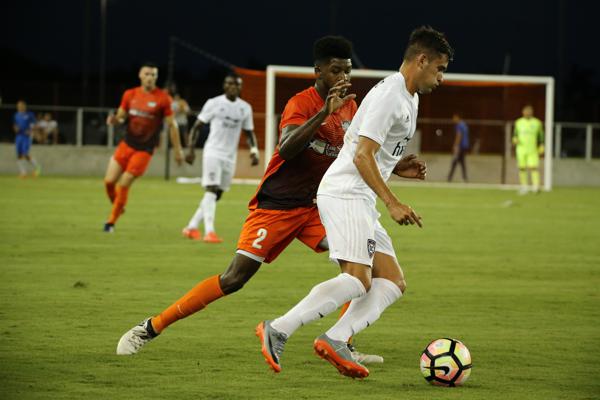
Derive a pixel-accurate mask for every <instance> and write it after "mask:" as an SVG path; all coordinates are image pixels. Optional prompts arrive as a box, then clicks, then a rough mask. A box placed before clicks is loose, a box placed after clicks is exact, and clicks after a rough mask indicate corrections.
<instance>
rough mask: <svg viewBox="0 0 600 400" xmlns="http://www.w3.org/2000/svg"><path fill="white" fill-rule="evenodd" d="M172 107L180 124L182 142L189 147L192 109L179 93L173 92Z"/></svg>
mask: <svg viewBox="0 0 600 400" xmlns="http://www.w3.org/2000/svg"><path fill="white" fill-rule="evenodd" d="M171 107H172V108H173V113H174V114H175V121H176V122H177V125H179V134H180V135H181V143H182V145H183V146H185V147H187V132H188V115H189V113H190V111H191V110H190V106H189V104H188V102H187V101H186V100H185V99H183V98H182V97H181V95H180V94H179V93H175V94H173V103H171Z"/></svg>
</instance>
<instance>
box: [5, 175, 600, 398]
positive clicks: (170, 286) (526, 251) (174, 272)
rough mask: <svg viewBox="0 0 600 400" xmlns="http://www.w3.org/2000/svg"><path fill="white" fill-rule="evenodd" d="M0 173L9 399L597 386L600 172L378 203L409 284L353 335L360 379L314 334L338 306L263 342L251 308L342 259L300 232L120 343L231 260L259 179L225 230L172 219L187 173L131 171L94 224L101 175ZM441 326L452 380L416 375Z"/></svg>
mask: <svg viewBox="0 0 600 400" xmlns="http://www.w3.org/2000/svg"><path fill="white" fill-rule="evenodd" d="M0 187H1V188H2V196H1V198H0V210H1V211H0V215H1V224H0V363H1V366H0V383H1V384H2V389H0V392H1V393H2V394H1V395H0V398H2V399H42V398H45V399H67V398H69V399H81V398H85V399H126V398H138V397H143V398H157V399H158V398H160V399H282V398H283V399H342V398H345V399H354V398H365V399H367V398H368V399H391V398H399V399H434V398H435V399H598V398H600V383H599V382H600V378H599V374H600V368H598V360H599V357H600V356H599V354H600V353H598V342H599V340H600V290H599V288H600V240H599V238H600V235H599V234H598V230H599V227H600V217H599V215H600V200H599V199H600V190H593V189H557V190H555V191H553V192H551V193H547V194H541V195H538V196H535V195H529V196H524V197H519V196H517V195H516V194H514V193H513V192H508V191H500V190H477V189H474V190H462V189H439V188H426V187H421V188H407V187H402V188H395V190H396V192H397V193H398V194H399V196H400V198H401V199H402V200H403V201H405V202H407V203H409V204H410V205H412V206H413V207H414V208H415V209H416V210H417V211H418V212H419V213H421V215H422V216H423V219H424V224H425V227H424V229H422V230H419V229H416V228H414V227H400V226H394V225H393V224H392V223H391V222H390V220H389V218H388V217H387V215H386V214H385V213H384V215H383V216H382V219H381V220H382V222H383V224H384V225H385V226H386V228H388V231H389V233H390V235H391V236H392V238H393V240H394V242H395V246H396V251H397V253H398V257H399V260H400V262H401V264H402V266H403V268H404V271H405V274H406V276H407V282H408V291H407V293H406V295H405V296H404V298H403V299H402V300H401V301H399V302H398V303H397V304H395V305H394V306H392V307H391V308H390V309H388V310H387V311H386V313H384V315H383V316H382V318H381V319H380V320H379V321H378V323H377V324H375V325H374V326H372V327H371V328H369V329H367V330H365V331H364V332H363V333H362V334H360V335H359V336H358V337H357V338H356V343H357V345H358V347H359V348H360V349H362V350H363V351H369V352H374V353H378V354H382V355H384V356H385V360H386V361H385V364H383V365H381V366H373V367H371V368H370V369H371V376H370V377H369V378H367V379H365V380H362V381H358V380H357V381H353V380H351V379H348V378H345V377H342V376H341V375H339V374H338V373H337V372H336V371H335V370H334V369H333V368H332V367H331V366H330V365H329V364H327V363H325V362H323V361H322V360H320V359H318V358H317V357H315V356H314V355H313V352H312V346H311V344H312V340H313V339H314V337H316V336H317V335H319V334H320V333H322V332H323V331H325V330H326V329H327V328H328V327H329V326H330V325H331V324H332V323H333V322H334V320H335V318H336V317H335V316H333V315H332V316H329V317H327V318H325V319H323V320H320V321H317V322H316V323H313V324H311V325H309V326H306V327H304V328H302V329H300V330H299V331H298V332H297V333H296V335H294V337H293V338H292V339H291V340H290V341H289V343H288V345H287V348H286V351H285V354H284V359H283V367H284V370H283V372H282V373H281V374H279V375H274V374H272V373H271V372H270V371H269V370H268V369H267V366H266V364H265V363H264V362H263V360H262V356H261V355H260V352H259V347H258V341H257V340H256V338H255V337H254V333H253V330H254V326H255V325H256V323H258V322H259V321H260V320H262V319H266V318H271V317H274V316H277V315H279V314H281V313H283V312H285V311H286V310H287V309H289V308H290V307H291V306H292V305H294V304H295V303H296V302H297V301H298V300H299V299H300V298H301V297H303V296H304V295H305V294H306V293H307V292H308V290H310V288H311V287H312V286H313V285H314V284H315V283H317V282H320V281H322V280H324V279H327V278H329V277H332V276H334V275H335V274H336V273H337V269H336V267H335V266H334V265H333V264H331V263H329V262H328V261H327V259H326V256H324V255H317V254H313V253H311V251H310V250H309V249H307V248H305V247H304V246H303V245H301V244H299V243H294V244H293V245H292V246H291V247H290V248H289V249H288V250H287V251H286V252H285V253H284V254H283V255H282V256H281V257H280V258H279V259H278V260H277V261H276V262H275V263H274V264H273V265H265V266H264V267H263V268H262V270H261V271H259V273H258V274H257V276H256V277H255V278H254V279H253V280H252V281H251V282H249V283H248V284H247V285H246V287H245V288H244V289H243V290H242V291H241V292H239V293H236V294H235V295H232V296H229V297H226V298H224V299H222V300H220V301H218V302H216V303H213V304H212V305H210V306H209V307H208V308H207V309H206V310H204V311H202V312H201V313H199V314H197V315H194V316H192V317H190V318H188V319H186V320H183V321H180V322H178V323H177V324H175V325H173V326H172V327H170V328H169V329H168V330H167V331H165V332H164V334H163V335H162V336H161V337H160V338H159V339H157V340H156V341H155V342H153V343H151V344H149V345H148V346H147V347H146V348H144V350H143V351H142V352H141V353H139V354H138V355H136V356H133V357H117V356H116V355H115V354H114V352H115V347H116V344H117V340H118V339H119V337H120V336H121V334H122V333H123V332H125V331H126V330H127V329H129V328H130V327H131V326H133V325H134V324H136V323H138V322H139V321H140V320H141V319H143V318H144V317H146V316H149V315H152V314H154V313H157V312H159V311H160V310H162V308H164V307H166V306H167V305H169V304H170V303H172V302H173V301H174V300H176V299H177V298H178V297H179V296H180V295H181V294H183V293H184V292H186V291H187V290H188V289H189V288H191V287H192V286H193V285H195V283H196V282H198V281H199V280H201V279H203V278H204V277H207V276H209V275H213V274H216V273H219V272H221V271H222V270H223V269H224V268H225V267H226V266H227V265H228V263H229V261H230V259H231V257H232V254H233V252H234V250H235V244H236V240H237V236H238V233H239V229H240V228H241V225H242V223H243V221H244V218H245V216H246V203H247V200H248V199H249V198H250V196H251V195H252V193H253V191H254V188H253V187H250V186H237V187H234V188H233V189H232V191H231V192H229V193H226V194H225V196H224V198H223V199H222V200H221V201H220V202H219V207H218V210H217V227H218V231H219V233H220V234H221V235H222V236H223V237H224V238H225V242H224V243H223V244H220V245H205V244H202V243H196V242H192V241H188V240H184V239H183V238H181V237H180V229H181V228H182V227H183V226H184V224H185V223H186V222H187V219H188V218H189V217H190V216H191V214H192V212H193V211H194V209H195V207H196V205H197V203H198V201H199V200H200V198H201V193H202V192H201V189H200V188H199V187H198V186H196V185H177V184H175V183H173V182H171V183H166V182H164V181H162V180H153V179H147V178H144V179H142V180H140V181H139V182H137V183H136V184H135V186H134V187H133V189H132V191H131V192H130V203H129V204H128V206H127V213H126V214H125V215H124V216H123V218H122V219H121V221H119V224H118V226H117V228H118V230H117V232H116V233H115V234H113V235H108V234H104V233H103V232H101V227H102V223H103V222H104V220H105V218H106V216H107V214H108V212H109V205H108V201H107V200H106V198H105V195H104V192H103V185H102V180H101V179H98V178H94V179H76V178H72V179H71V178H50V177H42V178H40V179H37V180H23V181H22V180H18V179H15V178H13V177H0ZM444 336H451V337H456V338H459V339H461V340H462V341H464V343H465V344H466V345H467V346H468V347H469V348H470V350H471V354H472V357H473V365H474V367H473V372H472V374H471V378H470V380H469V381H468V382H467V384H466V385H465V386H463V387H460V388H453V389H447V388H437V387H433V386H430V385H428V384H427V383H426V382H425V380H424V379H423V378H422V376H421V375H420V371H419V367H418V361H419V355H420V351H421V350H422V349H423V348H424V347H425V345H426V344H427V343H428V342H429V341H430V340H432V339H435V338H438V337H444Z"/></svg>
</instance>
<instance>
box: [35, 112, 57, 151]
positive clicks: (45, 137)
mask: <svg viewBox="0 0 600 400" xmlns="http://www.w3.org/2000/svg"><path fill="white" fill-rule="evenodd" d="M37 128H38V130H39V132H38V135H39V139H40V140H39V141H38V143H42V144H58V122H56V120H54V119H53V118H52V114H51V113H49V112H47V113H45V114H44V116H43V117H42V118H41V119H40V120H39V122H38V123H37Z"/></svg>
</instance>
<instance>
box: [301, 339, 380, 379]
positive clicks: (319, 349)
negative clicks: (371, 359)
mask: <svg viewBox="0 0 600 400" xmlns="http://www.w3.org/2000/svg"><path fill="white" fill-rule="evenodd" d="M313 347H314V349H315V352H316V353H317V355H318V356H319V357H321V358H322V359H324V360H326V361H328V362H329V363H330V364H331V365H333V366H334V367H336V368H337V370H338V371H339V372H340V374H342V375H345V376H349V377H351V378H366V377H367V376H369V370H368V369H367V368H366V367H365V366H363V365H362V364H360V363H359V362H357V361H356V360H354V358H353V357H352V353H351V352H350V349H348V343H346V342H344V341H341V340H333V339H331V338H330V337H329V336H327V335H326V334H322V335H321V336H319V337H318V338H316V339H315V342H314V346H313Z"/></svg>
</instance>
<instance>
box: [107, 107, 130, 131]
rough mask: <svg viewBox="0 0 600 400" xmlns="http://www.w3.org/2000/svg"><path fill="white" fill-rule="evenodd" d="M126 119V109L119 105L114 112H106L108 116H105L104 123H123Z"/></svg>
mask: <svg viewBox="0 0 600 400" xmlns="http://www.w3.org/2000/svg"><path fill="white" fill-rule="evenodd" d="M126 119H127V111H125V110H124V109H123V108H121V107H119V109H118V110H117V113H116V114H112V113H110V114H108V117H106V125H113V126H114V125H122V124H124V123H125V120H126Z"/></svg>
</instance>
